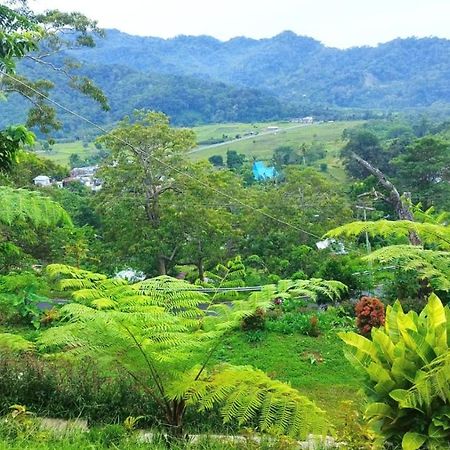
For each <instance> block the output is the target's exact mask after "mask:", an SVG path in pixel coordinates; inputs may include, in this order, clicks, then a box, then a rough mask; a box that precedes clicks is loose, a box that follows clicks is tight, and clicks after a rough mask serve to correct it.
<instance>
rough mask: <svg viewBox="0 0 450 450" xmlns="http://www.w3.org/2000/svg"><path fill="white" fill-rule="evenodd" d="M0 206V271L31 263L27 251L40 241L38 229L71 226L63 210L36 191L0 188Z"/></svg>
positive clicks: (33, 259)
mask: <svg viewBox="0 0 450 450" xmlns="http://www.w3.org/2000/svg"><path fill="white" fill-rule="evenodd" d="M0 205H1V209H0V270H1V271H5V272H7V271H9V270H10V268H11V267H20V266H22V265H24V264H28V263H32V262H33V261H35V258H33V257H32V255H31V254H30V253H32V251H31V250H30V249H35V248H36V247H37V246H38V244H39V243H40V242H41V240H40V239H39V238H38V234H37V233H38V231H39V230H42V229H45V230H49V229H53V228H55V227H59V226H66V227H71V226H72V222H71V220H70V217H69V216H68V214H67V213H66V211H65V210H64V209H63V208H62V207H61V206H60V205H59V204H58V203H56V202H54V201H52V200H51V199H49V198H47V197H44V196H42V195H40V194H39V193H38V192H32V191H28V190H25V189H12V188H10V187H6V186H1V187H0Z"/></svg>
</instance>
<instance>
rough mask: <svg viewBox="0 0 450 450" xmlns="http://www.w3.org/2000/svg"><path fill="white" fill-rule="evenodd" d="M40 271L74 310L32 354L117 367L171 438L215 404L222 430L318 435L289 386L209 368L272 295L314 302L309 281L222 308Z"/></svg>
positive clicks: (176, 287) (184, 291)
mask: <svg viewBox="0 0 450 450" xmlns="http://www.w3.org/2000/svg"><path fill="white" fill-rule="evenodd" d="M48 271H49V274H50V275H51V276H53V277H54V278H56V279H59V280H60V288H65V289H70V290H73V291H74V294H73V298H74V299H75V303H71V304H68V305H66V306H64V307H63V308H62V314H63V315H65V316H66V317H67V318H70V321H68V322H66V323H62V324H60V325H59V326H56V327H54V328H52V329H50V330H48V331H46V332H44V333H42V334H41V336H40V337H39V338H38V342H37V346H38V348H39V349H41V350H43V351H46V352H55V351H57V352H58V351H59V352H64V353H65V354H66V355H67V354H70V355H73V356H74V357H75V358H76V357H77V356H81V355H84V356H86V355H91V356H93V357H94V358H95V360H96V361H97V362H98V365H99V367H100V368H102V369H104V370H108V371H111V369H112V368H114V367H120V368H121V369H124V370H125V371H126V372H127V373H128V374H129V376H130V377H131V378H132V379H133V380H134V381H135V383H136V384H137V385H139V386H141V388H142V389H144V390H145V391H146V392H147V393H148V394H149V395H150V396H151V397H152V398H153V400H154V402H155V403H156V404H157V405H158V407H159V412H160V414H161V415H162V417H163V420H162V422H164V423H165V424H167V425H166V429H167V432H168V434H169V435H170V436H173V437H178V438H181V437H184V435H185V430H184V428H183V417H184V414H185V412H186V410H187V409H191V408H197V409H200V410H210V409H212V408H213V407H214V406H216V405H217V406H219V407H220V408H221V413H222V417H223V420H224V422H225V423H229V422H237V423H238V424H239V425H245V424H250V423H252V426H255V425H256V426H257V430H258V431H261V432H269V433H275V434H288V435H290V436H291V437H294V438H299V437H300V438H305V437H306V436H307V435H308V434H309V433H310V432H312V433H315V434H318V435H322V436H323V435H324V434H325V433H326V432H327V430H328V423H327V421H326V418H325V414H324V412H323V411H322V410H320V409H319V408H317V407H316V406H315V404H314V403H312V402H311V401H309V400H308V399H307V398H306V397H304V396H303V395H301V394H300V393H299V392H298V391H296V390H295V389H293V388H291V387H290V386H289V385H287V384H284V383H282V382H280V381H277V380H273V379H271V378H269V377H268V376H267V375H265V374H264V373H263V372H261V371H260V370H257V369H254V368H252V367H250V366H232V365H229V364H214V363H213V362H212V360H213V356H214V354H215V352H216V351H217V349H218V348H219V347H220V344H221V342H222V340H223V338H224V336H225V335H227V334H228V333H230V332H232V331H233V330H234V329H235V328H236V327H238V326H239V324H240V322H241V320H242V319H243V318H244V317H247V316H249V315H251V314H253V313H254V311H255V310H256V309H257V308H265V307H268V306H269V305H270V304H271V302H272V300H273V299H274V298H275V297H277V296H282V297H283V298H288V297H290V295H291V294H292V295H299V294H298V292H297V290H296V289H297V288H298V289H299V292H301V293H302V294H303V293H304V292H308V293H310V294H313V293H314V292H313V291H314V289H315V282H312V283H310V284H308V282H307V281H303V282H302V283H301V286H297V285H296V283H294V282H288V281H285V282H284V283H281V284H280V285H279V286H275V285H268V286H265V287H264V288H263V290H262V291H261V292H256V293H253V294H252V295H251V296H250V297H249V298H248V299H246V300H240V301H234V302H233V304H232V305H231V307H230V305H228V304H214V303H213V302H212V299H211V298H209V297H207V296H206V295H205V294H203V293H201V292H199V291H198V286H194V285H190V284H189V283H186V282H185V281H180V280H175V279H173V278H170V277H167V276H162V277H157V278H153V279H148V280H145V281H142V282H139V283H134V284H128V283H127V282H126V281H124V280H118V279H107V278H106V277H105V276H103V275H101V274H95V273H92V272H87V271H81V270H78V269H74V268H71V267H67V266H49V268H48ZM316 281H317V280H316ZM309 286H311V288H312V290H311V289H309V288H308V287H309ZM200 306H202V308H200ZM205 308H206V309H205ZM8 337H9V336H8V335H6V336H5V335H3V336H0V341H1V342H3V343H4V342H5V341H7V339H8ZM24 347H25V348H28V349H29V344H28V345H26V344H25V346H24Z"/></svg>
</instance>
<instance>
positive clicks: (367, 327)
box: [355, 296, 384, 336]
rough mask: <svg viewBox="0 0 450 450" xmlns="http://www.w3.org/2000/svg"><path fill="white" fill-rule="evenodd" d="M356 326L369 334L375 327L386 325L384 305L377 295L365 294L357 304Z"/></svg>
mask: <svg viewBox="0 0 450 450" xmlns="http://www.w3.org/2000/svg"><path fill="white" fill-rule="evenodd" d="M355 312H356V326H357V327H358V329H359V332H360V333H361V334H362V335H364V336H367V335H369V334H370V332H371V331H372V328H373V327H380V326H381V325H384V305H383V303H381V301H380V300H379V299H378V298H376V297H367V296H363V297H361V298H360V300H359V302H358V303H357V304H356V306H355Z"/></svg>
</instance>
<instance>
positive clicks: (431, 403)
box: [340, 294, 450, 450]
mask: <svg viewBox="0 0 450 450" xmlns="http://www.w3.org/2000/svg"><path fill="white" fill-rule="evenodd" d="M449 317H450V312H449V308H448V307H445V308H444V307H443V306H442V303H441V302H440V300H439V299H438V298H437V297H436V296H435V295H434V294H433V295H431V297H430V298H429V300H428V304H427V306H426V307H425V308H424V309H423V311H422V312H421V313H420V315H418V314H417V313H415V312H413V311H410V312H409V313H408V314H405V313H404V312H403V310H402V308H401V306H400V303H398V302H396V303H395V304H394V306H392V307H391V306H388V307H387V311H386V321H385V325H384V327H381V328H373V329H372V341H370V340H369V339H367V338H365V337H363V336H359V335H357V334H355V333H340V337H341V338H342V339H343V340H344V342H345V343H346V344H347V346H346V357H347V358H348V359H349V361H350V362H351V363H352V364H353V365H354V366H355V367H357V368H358V369H360V370H361V371H362V373H364V374H365V384H364V387H365V390H366V394H367V396H368V400H369V403H368V406H367V409H366V411H365V416H366V418H367V419H368V420H369V422H370V423H371V425H372V426H373V429H374V431H375V432H376V433H377V434H378V435H379V441H380V443H382V442H385V441H388V442H392V443H397V444H398V443H399V442H402V446H403V448H404V449H405V450H415V449H418V448H421V447H422V445H425V446H426V448H430V449H440V448H443V447H445V445H446V444H448V441H449V438H450V431H449V430H450V426H449V425H450V422H449V417H448V402H449V397H448V393H449V392H450V389H449V387H450V384H449V383H450V378H449V375H450V371H449V370H448V361H449V335H448V319H449Z"/></svg>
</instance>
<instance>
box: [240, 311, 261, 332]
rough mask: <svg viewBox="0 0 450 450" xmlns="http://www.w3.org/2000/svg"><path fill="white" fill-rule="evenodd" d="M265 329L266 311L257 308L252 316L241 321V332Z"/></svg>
mask: <svg viewBox="0 0 450 450" xmlns="http://www.w3.org/2000/svg"><path fill="white" fill-rule="evenodd" d="M265 327H266V311H265V310H264V309H263V308H257V310H256V311H255V313H254V314H252V315H251V316H247V317H245V318H244V319H242V322H241V329H242V330H243V331H256V330H264V328H265Z"/></svg>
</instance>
